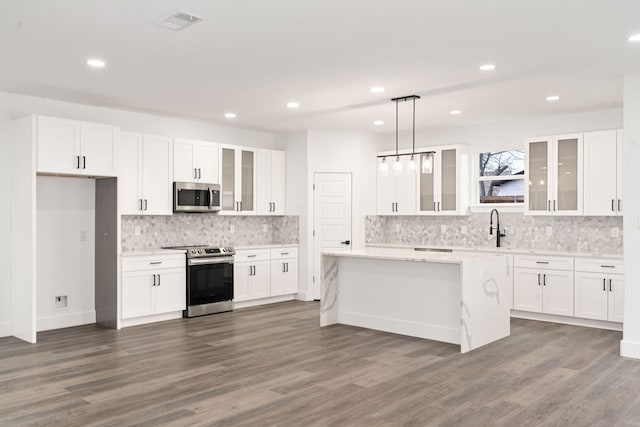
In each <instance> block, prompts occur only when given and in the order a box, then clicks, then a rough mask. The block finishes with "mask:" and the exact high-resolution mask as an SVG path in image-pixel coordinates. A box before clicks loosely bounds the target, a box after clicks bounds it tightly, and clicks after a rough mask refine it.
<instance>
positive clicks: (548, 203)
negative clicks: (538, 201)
mask: <svg viewBox="0 0 640 427" xmlns="http://www.w3.org/2000/svg"><path fill="white" fill-rule="evenodd" d="M547 210H548V211H551V200H547Z"/></svg>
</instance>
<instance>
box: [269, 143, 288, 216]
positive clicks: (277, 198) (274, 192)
mask: <svg viewBox="0 0 640 427" xmlns="http://www.w3.org/2000/svg"><path fill="white" fill-rule="evenodd" d="M285 167H286V164H285V154H284V151H272V152H271V201H272V202H273V212H271V213H272V214H273V215H284V213H285V206H284V203H285V199H284V187H285Z"/></svg>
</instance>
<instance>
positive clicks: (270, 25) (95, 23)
mask: <svg viewBox="0 0 640 427" xmlns="http://www.w3.org/2000/svg"><path fill="white" fill-rule="evenodd" d="M176 10H183V11H186V12H189V13H193V14H196V15H198V16H201V17H202V18H204V21H203V22H201V23H199V24H196V25H194V26H192V27H190V28H188V29H185V30H184V31H182V32H172V31H169V30H166V29H162V28H160V27H158V26H156V25H154V22H155V21H157V20H158V19H160V18H162V17H164V16H166V15H168V14H169V13H171V12H173V11H176ZM634 33H640V1H638V0H615V1H603V0H562V1H558V0H537V1H531V0H486V1H478V0H450V1H446V2H445V1H442V0H437V1H435V0H434V1H431V0H395V1H390V0H269V1H265V0H227V1H211V0H190V1H189V0H183V1H174V0H136V1H131V0H110V1H104V0H65V1H51V0H30V1H24V0H3V1H2V2H0V55H1V56H0V57H1V58H2V61H1V63H0V90H2V91H7V92H16V93H24V94H30V95H37V96H44V97H51V98H56V99H62V100H68V101H74V102H81V103H87V104H93V105H103V106H112V107H122V108H127V109H133V110H141V111H153V112H159V113H165V114H171V115H177V116H184V117H195V118H200V119H206V120H212V121H222V122H225V119H224V118H223V115H224V113H225V112H227V111H233V112H235V113H237V115H238V117H237V119H235V120H234V121H233V122H232V123H233V124H234V125H236V126H242V127H250V128H258V129H267V130H293V129H303V128H348V129H363V130H375V131H392V130H393V127H394V117H395V110H394V108H395V107H394V105H393V103H391V102H390V101H389V99H390V98H391V97H394V96H403V95H410V94H414V93H415V94H419V95H421V96H422V99H421V100H419V101H418V103H417V125H418V127H429V126H459V125H468V124H475V123H484V122H489V121H497V120H508V119H512V118H521V117H528V116H534V115H544V114H556V113H569V112H575V111H585V110H595V109H601V108H609V107H616V106H620V105H621V104H622V76H623V74H624V73H626V72H630V71H640V43H638V44H636V45H632V44H630V43H629V42H628V41H627V38H628V36H629V35H631V34H634ZM94 56H95V57H100V58H103V59H105V60H106V61H107V67H106V68H105V69H102V70H94V69H89V68H88V67H86V65H85V61H86V60H87V58H89V57H94ZM484 63H495V64H497V66H498V68H497V69H496V70H495V71H493V72H480V71H479V70H478V66H479V65H481V64H484ZM377 85H379V86H384V87H385V88H386V91H385V92H384V93H383V94H372V93H371V92H370V91H369V89H370V87H371V86H377ZM549 94H558V95H560V96H561V100H560V101H559V102H556V103H548V102H546V101H545V99H544V98H545V97H546V96H547V95H549ZM290 100H295V101H299V102H300V104H301V108H300V109H298V110H289V109H287V108H286V106H285V104H286V102H287V101H290ZM407 107H409V105H406V104H405V105H402V106H401V108H402V109H401V116H400V117H401V126H402V127H405V128H406V127H407V126H410V114H409V110H408V109H407ZM452 109H461V110H463V114H462V115H461V116H456V117H454V116H451V115H450V114H449V111H450V110H452ZM375 119H382V120H384V121H385V125H384V126H382V127H374V126H373V125H372V122H373V120H375ZM226 122H227V123H228V122H229V121H226Z"/></svg>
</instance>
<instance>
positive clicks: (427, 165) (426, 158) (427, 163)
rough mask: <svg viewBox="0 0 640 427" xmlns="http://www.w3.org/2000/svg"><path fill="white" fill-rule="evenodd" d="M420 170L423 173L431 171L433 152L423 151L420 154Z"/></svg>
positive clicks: (426, 173)
mask: <svg viewBox="0 0 640 427" xmlns="http://www.w3.org/2000/svg"><path fill="white" fill-rule="evenodd" d="M420 163H421V166H420V172H422V173H423V174H425V175H428V174H430V173H433V154H431V153H425V154H423V155H422V160H421V162H420Z"/></svg>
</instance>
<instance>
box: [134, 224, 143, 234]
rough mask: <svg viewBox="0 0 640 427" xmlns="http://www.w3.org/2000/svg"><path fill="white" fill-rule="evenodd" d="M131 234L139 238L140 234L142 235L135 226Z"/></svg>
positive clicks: (137, 226)
mask: <svg viewBox="0 0 640 427" xmlns="http://www.w3.org/2000/svg"><path fill="white" fill-rule="evenodd" d="M133 234H134V235H135V236H139V235H140V234H142V232H141V231H140V226H139V225H136V226H134V227H133Z"/></svg>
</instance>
